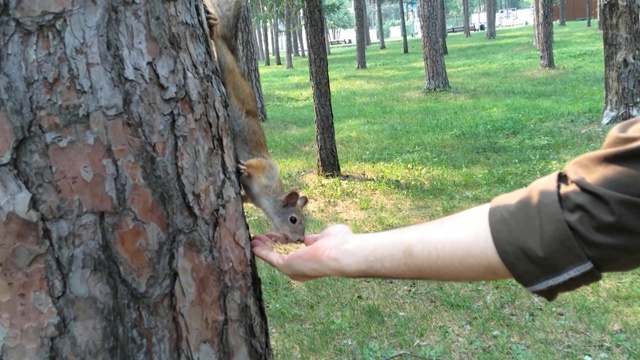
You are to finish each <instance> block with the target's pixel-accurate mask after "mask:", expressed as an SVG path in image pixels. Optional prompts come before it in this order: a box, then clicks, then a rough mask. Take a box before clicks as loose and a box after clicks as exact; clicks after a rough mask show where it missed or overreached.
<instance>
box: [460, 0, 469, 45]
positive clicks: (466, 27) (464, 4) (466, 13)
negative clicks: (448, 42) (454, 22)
mask: <svg viewBox="0 0 640 360" xmlns="http://www.w3.org/2000/svg"><path fill="white" fill-rule="evenodd" d="M462 16H463V17H464V36H465V37H471V30H470V29H469V0H462Z"/></svg>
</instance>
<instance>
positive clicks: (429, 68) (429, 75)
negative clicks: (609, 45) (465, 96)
mask: <svg viewBox="0 0 640 360" xmlns="http://www.w3.org/2000/svg"><path fill="white" fill-rule="evenodd" d="M439 6H440V5H439V0H420V27H421V30H422V49H423V58H424V68H425V74H426V82H425V85H424V89H423V90H424V91H427V92H432V91H443V90H449V89H450V86H449V78H448V77H447V69H446V67H445V63H444V53H443V48H442V43H441V41H442V36H441V31H442V26H441V23H440V21H439V19H438V17H439V9H438V8H439Z"/></svg>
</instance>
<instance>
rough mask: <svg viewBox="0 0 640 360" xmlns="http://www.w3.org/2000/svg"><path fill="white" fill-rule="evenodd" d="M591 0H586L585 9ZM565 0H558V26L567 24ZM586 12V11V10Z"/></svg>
mask: <svg viewBox="0 0 640 360" xmlns="http://www.w3.org/2000/svg"><path fill="white" fill-rule="evenodd" d="M590 2H591V0H587V9H589V3H590ZM566 10H567V0H558V12H559V13H560V14H559V18H558V26H567V11H566ZM587 13H588V12H587Z"/></svg>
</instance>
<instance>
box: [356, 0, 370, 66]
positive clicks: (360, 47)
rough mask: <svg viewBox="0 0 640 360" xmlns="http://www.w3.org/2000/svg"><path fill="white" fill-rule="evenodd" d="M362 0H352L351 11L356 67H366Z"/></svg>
mask: <svg viewBox="0 0 640 360" xmlns="http://www.w3.org/2000/svg"><path fill="white" fill-rule="evenodd" d="M363 5H364V4H363V2H362V0H353V11H354V12H355V16H356V51H357V66H356V69H366V68H367V57H366V50H367V45H366V41H367V39H366V38H365V30H366V29H365V26H366V25H365V24H366V23H365V18H364V14H365V12H364V9H362V7H363Z"/></svg>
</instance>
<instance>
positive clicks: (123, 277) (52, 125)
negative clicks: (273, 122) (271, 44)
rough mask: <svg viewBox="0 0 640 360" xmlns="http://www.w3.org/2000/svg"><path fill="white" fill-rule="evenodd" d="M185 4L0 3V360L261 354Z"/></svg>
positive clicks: (213, 89)
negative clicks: (0, 49) (0, 266)
mask: <svg viewBox="0 0 640 360" xmlns="http://www.w3.org/2000/svg"><path fill="white" fill-rule="evenodd" d="M203 14H204V13H203V11H202V5H201V4H200V2H199V1H180V2H178V1H175V2H174V1H171V2H167V1H164V2H158V1H156V2H148V3H147V2H145V1H140V2H128V1H127V2H124V1H95V2H90V1H78V0H77V1H71V0H60V1H29V2H15V1H12V2H7V1H5V2H3V3H2V4H0V47H1V48H2V49H3V50H2V51H1V52H0V63H1V64H2V67H1V68H0V263H2V272H0V300H1V301H0V347H1V348H0V357H1V358H2V359H48V358H52V359H53V358H58V359H151V358H155V359H180V358H184V359H186V358H201V359H204V358H209V359H210V358H219V359H227V358H229V359H231V358H235V359H259V358H270V357H271V353H270V349H269V343H268V331H267V325H266V319H265V314H264V310H263V308H262V306H261V301H262V300H261V293H260V285H259V279H258V278H257V276H256V273H255V271H254V267H255V264H254V260H253V257H252V255H251V251H250V246H249V242H248V241H249V236H248V233H247V229H246V223H245V220H244V215H243V211H242V204H241V201H240V197H239V185H238V181H237V179H236V177H235V175H234V174H235V168H236V164H235V160H234V155H233V146H232V143H231V142H230V139H229V130H228V127H227V110H226V106H227V105H226V104H227V103H226V100H225V99H224V97H223V95H222V94H223V89H222V85H221V82H220V80H219V77H218V76H217V74H216V70H215V67H214V64H213V62H212V61H211V50H210V48H209V45H208V38H207V35H206V33H205V26H204V18H203Z"/></svg>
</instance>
